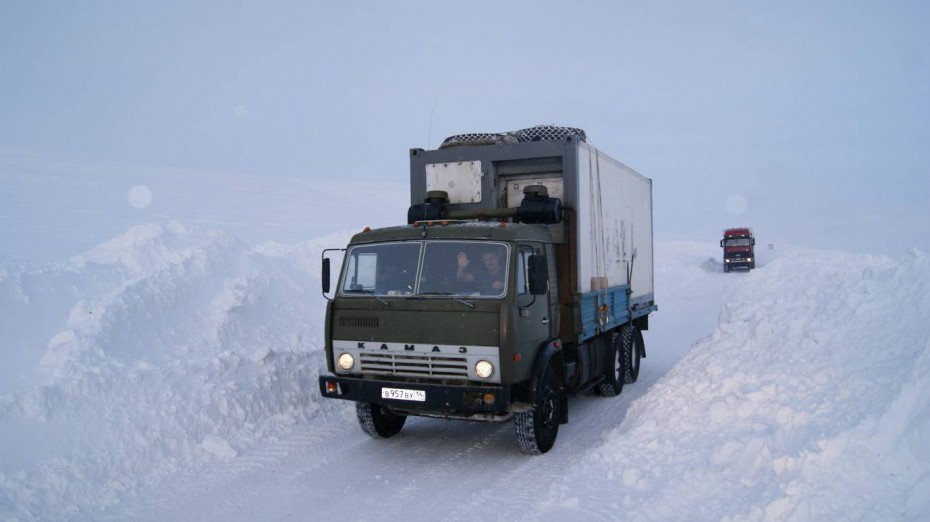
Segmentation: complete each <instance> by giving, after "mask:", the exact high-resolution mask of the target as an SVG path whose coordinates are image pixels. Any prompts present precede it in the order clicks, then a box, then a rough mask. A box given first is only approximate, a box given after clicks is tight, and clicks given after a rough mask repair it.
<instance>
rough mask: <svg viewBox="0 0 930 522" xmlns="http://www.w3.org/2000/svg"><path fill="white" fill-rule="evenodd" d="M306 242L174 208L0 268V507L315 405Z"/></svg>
mask: <svg viewBox="0 0 930 522" xmlns="http://www.w3.org/2000/svg"><path fill="white" fill-rule="evenodd" d="M346 236H347V234H342V235H336V236H333V237H332V238H323V241H329V240H330V239H331V240H332V241H333V243H328V242H327V243H324V245H325V246H332V244H337V245H339V244H344V243H345V242H346V239H347V237H346ZM319 257H320V246H319V244H318V242H306V243H298V244H295V245H289V246H286V247H285V246H282V245H277V244H274V243H268V244H265V245H261V246H260V247H258V248H256V249H250V248H249V247H248V246H246V245H245V244H243V243H242V242H240V241H238V240H237V239H235V238H234V237H232V236H230V235H228V234H226V233H224V232H220V231H215V230H202V229H190V228H187V227H185V226H184V225H182V224H180V223H176V222H175V223H169V224H166V225H155V224H153V225H141V226H136V227H133V228H131V229H129V230H128V231H127V232H126V233H124V234H122V235H120V236H118V237H116V238H114V239H112V240H110V241H107V242H105V243H103V244H101V245H99V246H97V247H96V248H93V249H91V250H90V251H88V252H85V253H83V254H81V255H79V256H76V257H73V258H71V259H70V260H68V261H67V262H63V263H59V264H52V265H46V266H43V267H41V268H37V269H31V270H28V271H27V270H20V271H17V270H11V269H10V268H6V269H4V270H3V271H0V305H2V309H3V313H2V314H0V331H2V332H3V338H4V339H3V345H2V347H0V350H2V352H0V353H2V356H3V359H4V361H5V364H4V365H2V366H0V383H2V384H0V464H2V466H0V519H8V518H15V517H22V518H29V519H33V518H35V519H58V518H62V517H67V516H69V515H71V516H75V515H78V514H79V513H81V512H86V511H85V510H86V509H88V508H90V507H94V508H97V507H100V506H103V505H106V504H108V503H113V502H115V501H117V500H118V499H119V498H120V497H122V496H124V495H127V494H132V493H134V492H135V491H137V490H138V489H139V488H140V487H143V486H145V485H147V484H152V483H154V482H157V481H159V480H160V479H161V478H162V477H165V476H169V475H172V474H176V473H179V472H182V471H185V470H190V469H192V468H193V467H195V466H199V465H202V464H204V463H207V462H209V461H211V459H221V460H223V459H227V460H228V459H234V458H236V456H237V455H238V453H239V452H240V451H241V450H243V449H248V448H250V447H252V446H255V445H256V444H260V443H261V442H262V441H267V440H271V439H273V438H274V436H275V435H276V434H278V433H281V432H282V431H286V430H290V429H292V427H293V425H295V424H297V423H302V422H307V421H308V420H310V419H312V418H316V417H318V416H320V415H323V414H326V408H329V407H332V405H331V404H327V403H322V402H321V401H320V400H319V399H318V394H317V393H315V392H314V390H315V389H316V387H317V375H318V373H319V371H320V370H321V368H324V367H325V364H324V362H323V358H322V354H321V353H320V351H319V349H318V347H319V346H321V345H322V343H321V337H322V333H323V332H322V321H321V320H320V319H321V317H322V314H323V308H322V307H323V302H324V301H323V299H322V297H321V295H320V292H319V290H318V289H319V286H320V285H319V276H318V274H319V267H318V265H319V262H318V261H316V262H315V263H316V265H315V266H314V261H312V260H318V259H319ZM329 402H333V401H329Z"/></svg>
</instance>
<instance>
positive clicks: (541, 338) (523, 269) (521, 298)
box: [514, 243, 552, 357]
mask: <svg viewBox="0 0 930 522" xmlns="http://www.w3.org/2000/svg"><path fill="white" fill-rule="evenodd" d="M543 255H545V250H544V249H543V245H542V244H535V243H520V244H519V245H518V246H517V252H516V278H515V281H516V288H515V291H514V297H515V299H514V304H515V305H516V306H517V329H516V331H517V335H518V337H517V339H518V344H519V346H520V347H521V350H520V351H521V352H523V354H524V357H526V356H532V355H535V351H536V349H538V348H539V347H540V346H541V345H542V344H543V343H544V342H546V341H547V340H548V339H549V323H550V322H551V321H552V317H550V313H549V311H550V308H549V295H550V292H546V293H545V294H543V295H533V294H532V293H531V292H530V282H529V261H530V257H531V256H543ZM549 275H550V278H551V277H552V274H549ZM550 288H551V285H550Z"/></svg>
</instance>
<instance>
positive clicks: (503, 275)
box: [341, 241, 509, 297]
mask: <svg viewBox="0 0 930 522" xmlns="http://www.w3.org/2000/svg"><path fill="white" fill-rule="evenodd" d="M421 253H422V255H421ZM508 259H509V258H508V249H507V246H506V245H505V244H503V243H488V242H483V241H482V242H478V241H414V242H406V243H382V244H375V245H359V246H356V247H353V248H351V249H349V252H348V254H347V257H346V268H345V273H344V275H343V281H342V286H341V293H342V294H344V295H354V294H358V295H373V296H401V297H405V296H414V295H419V296H453V297H501V296H503V295H504V294H505V293H506V291H507V274H508V269H507V267H508Z"/></svg>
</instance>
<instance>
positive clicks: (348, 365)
mask: <svg viewBox="0 0 930 522" xmlns="http://www.w3.org/2000/svg"><path fill="white" fill-rule="evenodd" d="M353 365H355V358H354V357H352V354H350V353H343V354H340V355H339V367H340V368H342V369H343V370H346V371H348V370H351V369H352V366H353Z"/></svg>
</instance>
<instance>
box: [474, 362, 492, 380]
mask: <svg viewBox="0 0 930 522" xmlns="http://www.w3.org/2000/svg"><path fill="white" fill-rule="evenodd" d="M474 369H475V375H476V376H477V377H478V378H479V379H482V380H488V379H490V378H491V377H493V376H494V363H492V362H491V361H488V360H487V359H481V360H479V361H478V362H476V363H475V368H474Z"/></svg>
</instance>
